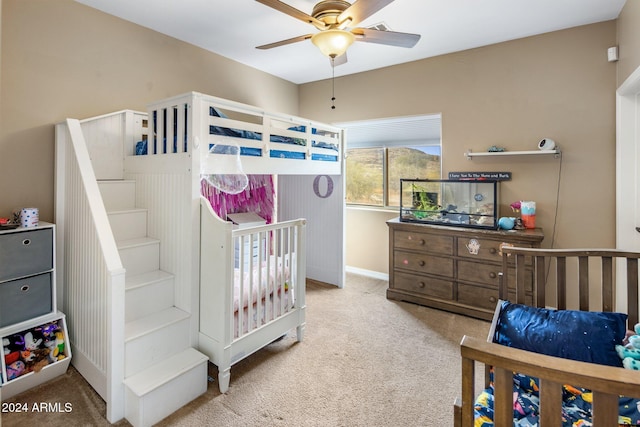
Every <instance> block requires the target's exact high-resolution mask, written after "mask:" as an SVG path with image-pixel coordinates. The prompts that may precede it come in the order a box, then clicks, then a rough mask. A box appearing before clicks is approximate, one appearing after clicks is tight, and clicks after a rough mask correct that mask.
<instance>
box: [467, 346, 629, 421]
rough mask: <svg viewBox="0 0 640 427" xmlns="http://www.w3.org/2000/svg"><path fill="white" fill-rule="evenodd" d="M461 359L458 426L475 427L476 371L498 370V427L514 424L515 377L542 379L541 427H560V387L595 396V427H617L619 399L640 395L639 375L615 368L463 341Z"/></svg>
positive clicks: (496, 393) (496, 392)
mask: <svg viewBox="0 0 640 427" xmlns="http://www.w3.org/2000/svg"><path fill="white" fill-rule="evenodd" d="M460 353H461V356H462V382H463V386H462V390H463V392H462V396H461V398H462V402H461V405H459V406H457V407H456V408H455V414H456V421H455V425H456V426H465V427H467V426H473V425H474V419H473V418H474V417H473V415H474V414H473V403H474V400H475V396H476V394H477V393H476V390H475V388H474V385H475V383H474V379H475V365H476V363H483V364H486V366H493V368H494V378H495V383H494V390H495V391H494V393H495V400H494V401H495V405H496V406H495V408H494V425H496V426H506V425H512V424H513V398H512V395H513V372H520V373H523V374H525V375H529V376H532V377H537V378H539V379H540V390H539V392H540V425H542V426H545V425H548V426H559V425H562V421H561V416H562V412H561V410H560V408H561V399H562V385H563V384H571V385H572V386H575V387H582V388H586V389H590V390H591V391H592V392H593V426H594V427H609V426H616V425H618V396H619V395H624V396H629V397H635V396H637V394H638V390H640V372H638V371H630V370H626V369H622V368H619V367H613V366H604V365H596V364H593V363H585V362H576V361H573V360H568V359H562V358H559V357H552V356H546V355H541V354H538V353H531V352H528V351H524V350H519V349H515V348H511V347H507V346H503V345H500V344H493V343H489V342H486V341H484V340H482V339H478V338H474V337H469V336H465V337H464V338H463V339H462V342H461V343H460Z"/></svg>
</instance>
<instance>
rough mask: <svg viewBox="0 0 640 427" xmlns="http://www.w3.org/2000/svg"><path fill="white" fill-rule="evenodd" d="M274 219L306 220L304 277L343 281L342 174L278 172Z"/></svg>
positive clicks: (339, 285)
mask: <svg viewBox="0 0 640 427" xmlns="http://www.w3.org/2000/svg"><path fill="white" fill-rule="evenodd" d="M277 199H278V221H287V220H292V219H296V218H306V219H307V277H308V278H309V279H313V280H318V281H321V282H325V283H330V284H332V285H336V286H338V287H342V286H343V284H344V210H345V208H344V180H343V176H342V175H279V176H278V197H277Z"/></svg>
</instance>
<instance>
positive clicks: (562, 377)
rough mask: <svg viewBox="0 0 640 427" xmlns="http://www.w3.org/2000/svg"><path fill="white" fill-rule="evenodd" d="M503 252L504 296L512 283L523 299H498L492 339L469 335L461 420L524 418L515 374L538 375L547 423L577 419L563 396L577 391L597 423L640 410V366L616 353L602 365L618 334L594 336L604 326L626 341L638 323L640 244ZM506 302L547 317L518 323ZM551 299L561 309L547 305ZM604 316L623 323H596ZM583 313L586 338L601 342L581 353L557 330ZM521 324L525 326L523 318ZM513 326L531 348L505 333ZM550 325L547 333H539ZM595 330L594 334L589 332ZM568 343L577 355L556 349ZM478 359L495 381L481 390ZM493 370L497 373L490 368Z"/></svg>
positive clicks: (534, 380) (538, 400)
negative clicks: (639, 248) (638, 249)
mask: <svg viewBox="0 0 640 427" xmlns="http://www.w3.org/2000/svg"><path fill="white" fill-rule="evenodd" d="M502 251H503V273H502V274H501V283H500V297H501V298H504V299H506V295H507V290H508V289H511V290H512V289H514V288H515V290H516V299H515V301H513V304H512V303H509V302H503V301H502V300H501V301H500V302H499V303H498V307H497V308H496V315H495V316H494V320H493V323H492V326H491V330H490V332H489V336H488V338H487V340H486V341H484V340H479V339H477V338H473V337H468V336H465V337H463V339H462V342H461V344H460V353H461V357H462V384H461V385H462V394H461V398H459V399H456V402H455V404H454V425H456V426H458V427H459V426H465V427H467V426H473V425H484V426H492V425H495V426H506V425H524V424H517V423H518V422H519V421H516V417H515V416H514V414H515V413H516V412H518V408H519V406H518V405H520V403H521V400H520V395H519V394H516V391H517V390H519V388H518V387H517V384H516V382H515V380H516V376H519V377H521V378H526V380H522V381H529V382H531V388H532V391H531V393H532V396H533V397H531V399H533V400H532V401H534V403H535V404H536V411H535V413H534V414H528V416H534V417H538V418H537V420H538V421H537V422H539V424H538V425H541V426H563V425H571V424H566V423H567V422H568V421H567V418H568V417H567V414H569V413H571V411H572V410H575V408H567V406H566V405H565V404H566V402H563V396H564V397H565V399H566V398H568V397H570V398H571V399H575V401H578V400H579V399H578V398H576V396H579V397H580V398H583V397H584V401H585V402H588V403H591V402H592V405H591V404H590V405H588V408H587V409H586V410H585V411H586V412H584V413H583V415H584V416H585V419H586V420H588V421H589V422H592V423H593V424H592V425H593V426H595V427H600V426H603V427H610V426H615V425H618V424H619V422H621V421H620V420H626V419H632V418H633V419H635V417H636V416H638V417H640V413H636V412H637V411H638V410H637V409H636V408H635V406H634V405H636V404H637V403H638V402H640V401H638V400H637V399H638V398H640V372H639V371H633V370H627V369H624V368H622V364H621V363H617V362H620V361H619V360H617V359H616V360H614V361H612V362H611V363H607V362H605V363H606V364H600V361H599V359H600V356H601V355H602V354H603V353H604V352H610V353H611V352H612V353H613V355H614V358H615V357H616V352H615V350H614V348H613V347H614V343H613V342H612V341H614V340H613V339H608V340H606V339H604V338H603V339H602V340H600V338H598V337H597V336H596V335H602V334H601V333H600V329H603V330H604V334H610V335H606V338H611V337H613V336H614V333H613V332H614V331H612V329H617V332H615V335H616V337H617V338H616V339H619V340H620V341H621V340H622V338H623V337H624V329H625V328H626V329H633V327H634V325H635V324H636V323H638V319H639V318H638V315H639V310H638V259H639V258H640V253H635V252H626V251H619V250H611V249H570V250H565V249H535V248H533V249H532V248H515V247H503V248H502ZM508 269H515V275H513V276H511V275H509V277H515V283H514V284H511V283H508V282H507V275H506V274H504V272H505V271H508ZM616 278H617V279H619V280H616ZM616 282H617V283H622V284H623V285H622V286H620V287H621V288H622V289H616V286H615V285H616ZM616 291H617V292H616ZM532 294H533V295H532ZM569 297H575V298H571V301H574V300H575V301H576V304H575V305H576V307H573V306H572V304H570V302H569V299H570V298H569ZM616 300H617V302H618V304H617V305H616V304H615V302H616ZM524 301H533V304H534V307H531V306H529V307H528V306H525V305H521V304H523V303H524ZM505 307H510V308H514V307H515V308H517V309H519V310H520V309H521V311H519V312H517V313H518V314H519V315H522V313H526V315H528V316H539V317H534V318H533V319H534V320H537V321H538V322H539V324H538V325H537V327H538V329H536V330H534V329H532V328H531V324H532V323H527V324H526V325H525V324H518V323H517V322H518V321H519V319H518V318H514V317H509V314H508V313H507V314H505V313H506V311H505ZM545 307H554V308H557V309H558V310H557V311H556V310H553V309H551V310H548V309H545ZM565 310H570V312H566V311H565ZM615 311H618V312H624V313H625V314H619V313H615ZM564 313H568V314H569V315H570V316H572V317H571V320H570V321H568V322H561V321H557V320H558V319H561V317H560V316H556V314H564ZM601 313H602V314H601ZM627 315H628V318H627ZM602 317H605V318H606V319H607V320H611V319H616V320H617V323H618V324H617V326H618V327H617V328H614V327H613V326H612V325H613V324H610V323H607V324H606V325H604V326H603V327H602V328H600V327H599V325H598V323H599V322H600V321H601V320H602V319H601V318H602ZM625 319H626V322H625ZM527 320H528V319H527ZM544 321H546V323H545V322H544ZM552 321H553V322H552ZM556 321H557V323H556ZM509 322H512V323H511V324H510V323H509ZM581 322H584V328H582V329H584V331H583V332H582V334H584V337H585V342H590V343H591V342H599V344H598V345H593V346H585V348H584V349H577V350H579V351H582V352H583V353H582V354H579V355H576V354H574V353H577V351H573V350H574V349H573V348H569V347H571V346H574V345H575V343H568V342H567V341H566V339H565V338H558V336H560V335H561V334H562V333H563V332H564V329H565V327H567V326H575V324H580V323H581ZM625 323H626V324H625ZM523 325H525V326H526V327H522V326H523ZM506 328H510V329H511V333H513V334H514V336H515V337H516V338H518V337H522V338H523V339H524V340H528V341H529V343H528V344H527V345H526V346H525V347H528V348H526V349H523V347H522V346H519V344H515V343H514V342H509V341H508V340H505V339H504V335H506V333H505V332H504V331H505V330H507V329H506ZM540 328H543V329H540ZM545 329H546V331H548V332H541V331H544V330H545ZM582 329H580V330H582ZM620 331H621V332H620ZM507 333H509V331H507ZM500 334H503V335H500ZM533 334H538V335H535V338H539V337H540V336H544V337H546V338H547V339H548V341H549V342H550V343H551V345H549V343H538V342H536V341H535V339H534V335H533ZM545 334H546V335H545ZM620 335H622V337H621V336H620ZM592 338H593V340H596V341H591V340H592ZM554 339H555V341H554ZM597 340H600V341H597ZM496 341H500V342H501V344H499V343H497V342H496ZM516 347H517V348H516ZM586 347H593V348H586ZM609 347H611V348H609ZM565 352H566V353H568V354H569V355H568V356H567V357H558V354H560V353H562V354H565ZM585 354H586V355H585ZM590 358H593V359H594V362H593V363H587V362H592V361H591V360H590ZM571 359H573V360H571ZM596 359H598V362H597V363H596V362H595V360H596ZM476 363H481V364H484V373H485V387H487V388H486V389H485V391H483V393H481V394H480V398H479V397H478V391H477V390H476V388H475V372H476V371H475V368H476ZM606 365H610V366H606ZM490 371H492V375H489V373H490ZM516 373H517V374H518V375H515V374H516ZM491 377H493V378H491ZM490 380H491V381H490ZM572 391H575V393H576V394H575V396H573V395H571V392H572ZM621 396H626V397H624V398H622V397H621ZM619 397H620V400H619ZM623 399H628V400H623ZM634 399H635V400H634ZM487 400H491V403H490V404H488V406H487V407H488V409H487V410H486V411H484V409H485V404H486V403H487ZM623 402H626V403H625V404H623ZM629 402H633V404H630V403H629ZM538 404H539V406H538ZM574 406H575V405H574ZM632 406H633V407H632ZM627 409H628V410H629V411H630V412H629V413H630V414H631V416H629V417H626V418H625V416H626V415H625V416H622V411H623V410H627ZM481 410H482V411H481ZM567 411H569V412H567ZM487 413H490V414H491V417H488V416H487V415H486V414H487ZM619 416H620V418H619ZM483 417H484V418H483ZM490 418H491V419H490ZM528 422H530V421H529V420H528ZM586 425H589V424H586Z"/></svg>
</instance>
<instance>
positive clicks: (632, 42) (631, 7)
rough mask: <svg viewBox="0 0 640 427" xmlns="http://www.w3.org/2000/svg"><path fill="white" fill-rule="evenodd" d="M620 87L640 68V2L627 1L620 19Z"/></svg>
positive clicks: (634, 0) (636, 0) (635, 0)
mask: <svg viewBox="0 0 640 427" xmlns="http://www.w3.org/2000/svg"><path fill="white" fill-rule="evenodd" d="M618 47H619V55H620V60H619V61H618V86H620V85H621V84H622V83H624V81H625V80H626V79H627V77H629V75H631V73H633V72H634V71H635V69H636V68H638V67H640V1H638V0H627V2H626V3H625V5H624V7H623V8H622V12H620V16H619V17H618Z"/></svg>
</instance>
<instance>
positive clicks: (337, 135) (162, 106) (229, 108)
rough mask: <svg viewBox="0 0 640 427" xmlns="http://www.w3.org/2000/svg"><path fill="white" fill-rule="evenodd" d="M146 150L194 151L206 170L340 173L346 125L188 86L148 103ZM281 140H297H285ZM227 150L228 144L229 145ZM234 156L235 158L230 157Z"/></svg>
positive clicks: (152, 152)
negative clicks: (279, 111)
mask: <svg viewBox="0 0 640 427" xmlns="http://www.w3.org/2000/svg"><path fill="white" fill-rule="evenodd" d="M148 116H149V137H148V141H147V150H146V153H145V154H146V155H151V156H154V155H170V154H178V153H193V155H194V156H198V157H199V159H198V160H197V163H198V165H199V168H200V170H201V172H202V173H205V174H212V173H216V174H235V173H238V167H237V163H236V162H235V161H233V160H234V159H233V158H232V157H231V156H230V155H229V154H215V153H210V149H211V148H213V147H214V146H219V147H232V148H233V150H236V151H234V153H235V152H239V153H240V157H239V158H240V159H241V164H242V169H243V171H244V173H248V174H273V173H278V174H303V175H306V174H321V173H322V174H336V175H337V174H340V171H341V162H342V157H343V156H342V150H343V147H342V130H341V129H339V128H335V127H332V126H329V125H326V124H321V123H318V122H313V121H310V120H306V119H302V118H299V117H295V116H289V115H284V114H277V113H267V112H265V111H263V110H261V109H259V108H257V107H253V106H250V105H245V104H241V103H237V102H233V101H228V100H225V99H221V98H216V97H213V96H209V95H204V94H200V93H197V92H190V93H187V94H184V95H179V96H176V97H173V98H168V99H165V100H162V101H159V102H156V103H153V104H150V105H149V106H148ZM283 140H287V141H289V142H291V141H294V143H284V142H283ZM227 152H228V150H227ZM230 159H232V161H230Z"/></svg>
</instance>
